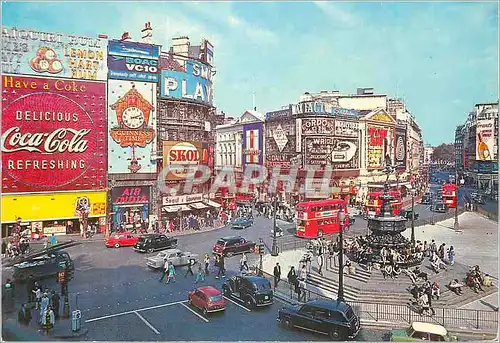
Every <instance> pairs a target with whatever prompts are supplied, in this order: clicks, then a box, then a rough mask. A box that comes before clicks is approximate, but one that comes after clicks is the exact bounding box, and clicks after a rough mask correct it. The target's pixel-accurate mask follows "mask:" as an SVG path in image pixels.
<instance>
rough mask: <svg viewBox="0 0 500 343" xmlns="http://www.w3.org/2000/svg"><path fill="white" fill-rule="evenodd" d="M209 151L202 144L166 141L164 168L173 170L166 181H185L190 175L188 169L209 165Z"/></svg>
mask: <svg viewBox="0 0 500 343" xmlns="http://www.w3.org/2000/svg"><path fill="white" fill-rule="evenodd" d="M208 160H209V159H208V149H206V148H204V147H203V144H202V143H200V142H183V141H164V142H163V167H167V166H168V167H170V168H172V169H174V168H175V170H171V171H170V172H169V173H168V174H167V176H166V178H165V180H167V181H171V180H183V179H185V178H186V176H187V175H188V172H189V170H188V168H189V167H194V166H196V165H199V164H205V165H207V164H208V162H209V161H208Z"/></svg>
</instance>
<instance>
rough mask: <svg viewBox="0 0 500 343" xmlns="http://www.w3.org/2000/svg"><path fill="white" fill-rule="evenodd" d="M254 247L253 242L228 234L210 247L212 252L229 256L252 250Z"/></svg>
mask: <svg viewBox="0 0 500 343" xmlns="http://www.w3.org/2000/svg"><path fill="white" fill-rule="evenodd" d="M254 249H255V243H254V242H252V241H247V240H246V239H245V238H243V237H241V236H228V237H222V238H221V239H219V240H218V241H217V243H215V245H214V246H213V247H212V252H213V253H214V254H219V255H223V256H226V257H231V256H233V255H237V254H243V253H247V252H253V251H254Z"/></svg>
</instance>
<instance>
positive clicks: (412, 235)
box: [410, 188, 416, 246]
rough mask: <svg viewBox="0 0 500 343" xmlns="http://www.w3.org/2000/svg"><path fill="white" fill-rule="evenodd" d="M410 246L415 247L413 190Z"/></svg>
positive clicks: (413, 196) (413, 191)
mask: <svg viewBox="0 0 500 343" xmlns="http://www.w3.org/2000/svg"><path fill="white" fill-rule="evenodd" d="M410 193H411V244H412V245H413V246H414V245H415V193H416V190H415V189H414V188H412V189H411V191H410Z"/></svg>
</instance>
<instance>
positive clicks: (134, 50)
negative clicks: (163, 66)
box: [108, 39, 160, 60]
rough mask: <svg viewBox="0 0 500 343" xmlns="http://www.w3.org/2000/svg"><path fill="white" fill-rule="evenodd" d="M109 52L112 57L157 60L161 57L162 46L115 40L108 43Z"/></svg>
mask: <svg viewBox="0 0 500 343" xmlns="http://www.w3.org/2000/svg"><path fill="white" fill-rule="evenodd" d="M108 52H109V54H110V55H121V56H128V57H142V58H150V59H156V60H157V59H158V58H159V57H160V46H159V45H154V44H146V43H139V42H128V41H121V40H116V39H114V40H110V41H109V42H108Z"/></svg>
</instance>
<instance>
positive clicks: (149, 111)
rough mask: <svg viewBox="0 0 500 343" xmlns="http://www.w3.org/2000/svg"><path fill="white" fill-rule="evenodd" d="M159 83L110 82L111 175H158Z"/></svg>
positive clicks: (109, 153) (109, 148) (109, 152)
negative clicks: (153, 152) (157, 100)
mask: <svg viewBox="0 0 500 343" xmlns="http://www.w3.org/2000/svg"><path fill="white" fill-rule="evenodd" d="M155 114H156V84H155V83H149V82H134V81H121V80H109V81H108V126H109V138H108V141H109V143H108V173H109V174H130V173H134V174H135V173H156V160H155V158H154V157H153V156H151V151H153V150H156V115H155Z"/></svg>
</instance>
